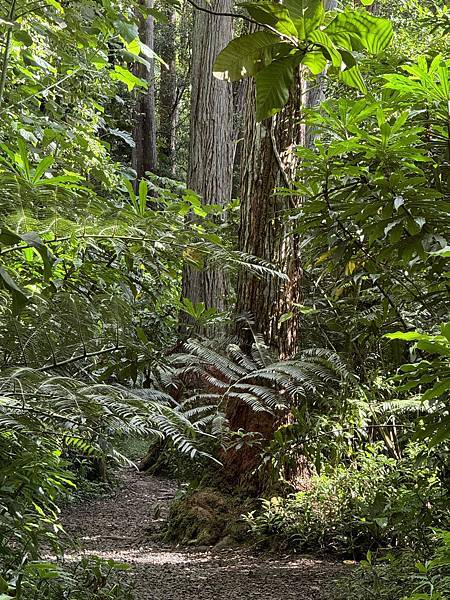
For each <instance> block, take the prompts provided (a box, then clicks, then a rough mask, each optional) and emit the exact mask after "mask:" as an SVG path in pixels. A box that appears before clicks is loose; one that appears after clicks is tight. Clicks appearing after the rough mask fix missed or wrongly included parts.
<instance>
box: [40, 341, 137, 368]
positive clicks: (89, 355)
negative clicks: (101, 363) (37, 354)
mask: <svg viewBox="0 0 450 600" xmlns="http://www.w3.org/2000/svg"><path fill="white" fill-rule="evenodd" d="M118 350H125V346H114V347H113V348H103V350H96V351H94V352H84V353H83V354H79V355H78V356H72V357H71V358H67V359H66V360H63V361H61V362H54V363H53V364H51V365H46V366H44V367H39V369H36V371H50V370H51V369H58V368H59V367H65V366H67V365H70V364H72V363H75V362H78V361H79V360H83V359H84V358H92V357H95V356H100V355H101V354H109V353H110V352H117V351H118Z"/></svg>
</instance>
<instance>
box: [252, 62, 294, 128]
mask: <svg viewBox="0 0 450 600" xmlns="http://www.w3.org/2000/svg"><path fill="white" fill-rule="evenodd" d="M293 80H294V63H293V61H292V59H291V58H284V59H281V60H276V61H273V62H272V64H270V65H269V66H268V67H265V68H264V69H263V70H262V71H259V73H257V74H256V75H255V83H256V119H257V121H263V120H264V119H266V118H268V117H271V116H273V115H275V114H276V113H277V112H279V111H280V110H281V109H282V108H283V107H284V106H285V104H286V103H287V101H288V100H289V92H290V89H291V86H292V82H293Z"/></svg>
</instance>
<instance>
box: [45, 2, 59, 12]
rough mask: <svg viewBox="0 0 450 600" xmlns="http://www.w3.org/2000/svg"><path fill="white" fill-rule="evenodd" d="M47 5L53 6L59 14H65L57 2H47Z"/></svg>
mask: <svg viewBox="0 0 450 600" xmlns="http://www.w3.org/2000/svg"><path fill="white" fill-rule="evenodd" d="M45 3H46V4H48V5H49V6H52V7H53V8H56V10H57V11H58V12H60V13H64V8H63V7H62V5H61V4H60V3H59V2H58V1H57V0H45Z"/></svg>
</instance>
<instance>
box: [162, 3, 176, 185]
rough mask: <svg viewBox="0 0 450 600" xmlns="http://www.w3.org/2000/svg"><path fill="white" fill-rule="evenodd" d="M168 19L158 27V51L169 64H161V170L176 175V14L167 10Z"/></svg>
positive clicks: (165, 174) (166, 174) (164, 173)
mask: <svg viewBox="0 0 450 600" xmlns="http://www.w3.org/2000/svg"><path fill="white" fill-rule="evenodd" d="M166 14H167V19H168V22H167V23H162V24H161V25H159V27H158V34H157V41H158V48H157V52H158V55H159V56H160V57H161V59H162V60H163V61H164V62H165V63H166V65H167V67H165V66H164V65H162V66H161V76H160V83H159V98H158V112H159V132H158V142H159V144H158V145H159V173H160V175H162V176H163V177H175V175H176V129H177V123H178V88H177V51H176V27H177V25H176V14H175V12H174V11H167V13H166Z"/></svg>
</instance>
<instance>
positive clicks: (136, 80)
mask: <svg viewBox="0 0 450 600" xmlns="http://www.w3.org/2000/svg"><path fill="white" fill-rule="evenodd" d="M109 76H110V78H111V79H114V80H116V81H121V82H122V83H124V84H125V85H126V86H127V88H128V91H129V92H131V91H133V89H134V88H135V87H143V88H145V89H147V88H148V83H147V82H146V81H144V80H143V79H140V77H136V75H133V73H131V72H130V71H128V69H124V68H123V67H121V66H120V65H116V66H115V67H114V71H110V74H109Z"/></svg>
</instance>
